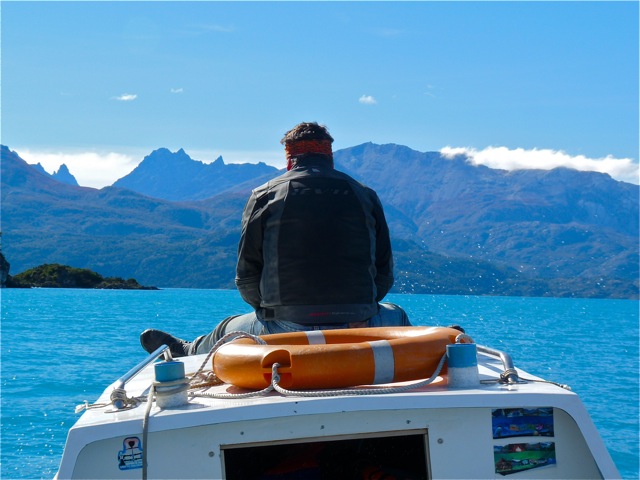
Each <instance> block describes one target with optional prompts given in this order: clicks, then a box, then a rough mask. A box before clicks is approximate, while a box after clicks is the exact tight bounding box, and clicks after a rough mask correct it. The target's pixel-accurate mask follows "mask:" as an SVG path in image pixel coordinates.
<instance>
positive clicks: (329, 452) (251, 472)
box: [223, 431, 428, 480]
mask: <svg viewBox="0 0 640 480" xmlns="http://www.w3.org/2000/svg"><path fill="white" fill-rule="evenodd" d="M382 435H384V436H382ZM426 438H427V435H426V431H422V432H420V433H415V434H411V435H401V434H396V435H389V434H381V435H374V436H365V437H358V438H353V437H349V438H346V439H344V438H332V439H328V440H327V439H324V438H323V439H311V441H306V440H305V441H296V442H295V443H294V442H292V443H279V444H277V445H273V444H269V445H264V444H262V445H252V446H233V447H225V448H224V449H223V458H224V470H225V478H226V479H228V480H290V479H301V478H304V479H313V480H316V479H317V480H324V479H331V480H340V479H349V480H352V479H360V478H362V479H367V478H372V479H373V478H402V479H407V480H422V479H427V478H428V475H427V453H426V452H427V450H426V445H427V440H426Z"/></svg>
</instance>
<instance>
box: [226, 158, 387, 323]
mask: <svg viewBox="0 0 640 480" xmlns="http://www.w3.org/2000/svg"><path fill="white" fill-rule="evenodd" d="M243 224H245V225H246V229H243V237H244V239H243V240H241V242H240V248H239V255H238V270H237V278H236V281H237V285H238V289H239V290H240V293H241V294H243V297H244V296H245V295H244V293H243V290H244V292H248V291H250V290H251V287H250V288H249V289H246V290H245V289H244V286H245V285H246V282H245V281H246V280H249V282H248V283H249V284H250V283H252V282H254V281H255V280H257V278H256V274H258V273H259V271H260V270H261V272H260V284H259V292H260V306H259V307H258V308H257V310H258V311H259V312H260V313H261V314H262V316H263V318H264V319H269V318H277V319H279V320H288V321H294V322H297V323H315V324H329V323H350V322H358V321H362V320H364V319H366V318H369V317H371V316H372V315H374V314H375V313H376V312H377V309H378V307H377V301H379V300H381V299H382V297H383V296H384V295H385V294H386V293H387V291H388V290H389V288H390V287H391V284H392V283H393V276H392V259H391V246H390V243H389V234H388V228H387V225H386V221H385V219H384V213H383V211H382V207H381V205H380V201H379V200H378V197H377V195H376V194H375V192H373V190H371V189H369V188H367V187H365V186H363V185H361V184H360V183H358V182H356V181H355V180H353V179H352V178H351V177H349V176H348V175H346V174H344V173H342V172H339V171H336V170H334V169H333V168H332V167H330V166H329V165H327V164H326V162H323V159H322V158H321V157H309V158H306V159H304V160H303V161H301V162H300V163H299V164H297V165H296V167H295V168H293V169H292V170H290V171H289V172H287V173H285V174H284V175H281V176H280V177H278V178H276V179H274V180H272V181H271V182H268V183H267V184H265V185H263V186H262V187H260V188H258V189H256V190H255V191H254V192H253V195H252V198H251V199H250V200H249V202H248V204H247V209H246V210H245V217H244V219H243ZM258 224H259V225H258ZM259 229H260V230H261V233H260V234H259V235H258V230H259ZM259 249H260V250H261V254H262V255H261V256H262V258H263V265H261V266H258V265H256V262H255V261H256V258H257V256H258V250H259ZM249 297H251V295H250V294H249ZM245 299H246V298H245ZM253 301H255V298H254V299H253ZM254 308H256V305H254Z"/></svg>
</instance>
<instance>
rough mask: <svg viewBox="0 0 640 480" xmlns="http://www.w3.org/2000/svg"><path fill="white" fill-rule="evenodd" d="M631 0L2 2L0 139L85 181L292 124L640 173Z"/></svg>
mask: <svg viewBox="0 0 640 480" xmlns="http://www.w3.org/2000/svg"><path fill="white" fill-rule="evenodd" d="M638 13H639V12H638V2H338V1H336V2H7V1H3V2H2V5H1V22H2V92H1V93H2V128H1V134H2V136H1V139H0V141H1V142H2V144H4V145H7V146H8V147H9V148H11V149H12V150H15V151H17V152H18V153H19V154H21V156H23V158H25V159H26V160H27V161H29V162H30V163H36V162H41V163H42V165H43V166H45V168H46V169H47V170H48V171H50V172H53V171H54V170H56V169H57V168H58V167H59V165H60V164H61V163H66V164H67V166H68V167H69V169H70V170H71V173H73V174H74V175H75V176H76V178H77V179H78V181H79V182H80V184H81V185H87V186H94V187H101V186H105V185H110V184H111V183H113V182H114V181H115V180H117V179H118V178H120V177H122V176H124V175H126V174H127V173H129V172H130V171H131V170H132V169H133V168H134V167H135V165H137V164H138V163H139V162H140V161H141V160H142V158H143V157H144V156H145V155H147V154H149V153H150V152H151V151H152V150H154V149H157V148H160V147H166V148H169V149H171V150H174V151H175V150H177V149H179V148H184V149H185V151H186V152H187V153H188V154H189V155H190V156H191V157H192V158H194V159H197V160H201V161H204V162H209V161H213V160H215V158H217V157H218V155H222V156H223V158H224V159H225V161H226V162H227V163H231V162H245V161H250V162H257V161H265V162H267V163H270V164H273V165H276V166H279V167H282V166H284V159H283V153H282V147H281V145H280V143H279V141H280V139H281V138H282V135H283V134H284V132H285V131H287V130H288V129H289V128H291V127H292V126H293V125H295V124H296V123H298V122H300V121H318V122H320V123H323V124H326V125H327V126H328V127H329V129H330V131H331V133H332V135H333V136H334V138H335V139H336V141H335V144H334V148H336V149H340V148H345V147H350V146H355V145H359V144H361V143H364V142H369V141H371V142H374V143H379V144H384V143H397V144H402V145H406V146H408V147H410V148H413V149H415V150H419V151H443V152H445V153H448V152H453V153H456V152H466V153H468V154H469V155H470V156H471V159H472V161H474V162H476V163H483V164H487V165H489V166H492V167H495V168H508V169H513V168H552V167H554V166H558V165H567V166H571V167H574V168H579V169H588V170H598V171H605V172H608V173H610V174H611V175H612V176H614V178H617V179H619V180H625V181H629V182H634V183H638V148H639V146H638V130H639V126H638V68H639V67H638Z"/></svg>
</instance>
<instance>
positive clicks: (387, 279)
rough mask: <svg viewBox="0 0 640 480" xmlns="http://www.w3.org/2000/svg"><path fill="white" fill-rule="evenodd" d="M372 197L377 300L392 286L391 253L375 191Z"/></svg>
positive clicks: (387, 231)
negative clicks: (374, 224)
mask: <svg viewBox="0 0 640 480" xmlns="http://www.w3.org/2000/svg"><path fill="white" fill-rule="evenodd" d="M372 192H373V191H372ZM373 197H374V199H373V214H374V217H375V219H376V278H375V283H376V301H377V302H379V301H381V300H382V299H383V298H384V296H385V295H386V294H387V293H388V292H389V290H391V287H392V286H393V254H392V252H391V238H390V236H389V226H388V225H387V219H386V217H385V215H384V210H383V209H382V203H381V202H380V199H379V198H378V195H377V194H376V193H375V192H373Z"/></svg>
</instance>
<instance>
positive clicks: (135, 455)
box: [118, 437, 142, 470]
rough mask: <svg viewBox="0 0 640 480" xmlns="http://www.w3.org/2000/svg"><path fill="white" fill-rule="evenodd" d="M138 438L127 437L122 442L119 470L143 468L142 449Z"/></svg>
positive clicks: (119, 453)
mask: <svg viewBox="0 0 640 480" xmlns="http://www.w3.org/2000/svg"><path fill="white" fill-rule="evenodd" d="M140 444H141V442H140V439H139V438H138V437H127V438H125V439H124V440H123V442H122V450H120V451H119V452H118V468H120V470H133V469H134V468H142V448H141V446H140Z"/></svg>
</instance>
